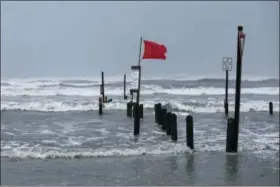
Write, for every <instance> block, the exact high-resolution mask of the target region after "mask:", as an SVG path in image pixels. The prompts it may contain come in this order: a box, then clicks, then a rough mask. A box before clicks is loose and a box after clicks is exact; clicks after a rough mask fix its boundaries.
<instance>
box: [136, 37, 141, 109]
mask: <svg viewBox="0 0 280 187" xmlns="http://www.w3.org/2000/svg"><path fill="white" fill-rule="evenodd" d="M141 48H142V37H140V47H139V56H138V66H139V70H138V72H139V73H138V92H137V99H136V103H137V104H138V105H139V100H140V87H141V71H142V70H141V66H140V62H141V52H142V50H141Z"/></svg>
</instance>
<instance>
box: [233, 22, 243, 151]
mask: <svg viewBox="0 0 280 187" xmlns="http://www.w3.org/2000/svg"><path fill="white" fill-rule="evenodd" d="M244 43H245V34H244V33H243V27H242V26H238V32H237V62H236V83H235V111H234V121H235V122H234V123H235V125H236V130H235V131H234V134H233V136H234V138H233V139H234V140H236V141H234V143H235V144H236V145H235V146H233V149H232V152H237V150H238V133H239V113H240V92H241V75H242V56H243V50H244Z"/></svg>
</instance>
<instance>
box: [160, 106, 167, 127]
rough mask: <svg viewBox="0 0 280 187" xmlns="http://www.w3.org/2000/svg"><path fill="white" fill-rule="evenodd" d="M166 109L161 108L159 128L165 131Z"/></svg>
mask: <svg viewBox="0 0 280 187" xmlns="http://www.w3.org/2000/svg"><path fill="white" fill-rule="evenodd" d="M166 115H167V113H166V109H165V108H164V109H162V110H161V123H162V124H161V130H163V131H165V130H166Z"/></svg>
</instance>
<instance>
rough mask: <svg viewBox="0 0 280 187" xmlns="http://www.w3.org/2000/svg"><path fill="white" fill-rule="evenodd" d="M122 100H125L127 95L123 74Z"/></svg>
mask: <svg viewBox="0 0 280 187" xmlns="http://www.w3.org/2000/svg"><path fill="white" fill-rule="evenodd" d="M123 99H124V100H127V95H126V75H125V74H124V76H123Z"/></svg>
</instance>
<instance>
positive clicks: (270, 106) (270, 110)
mask: <svg viewBox="0 0 280 187" xmlns="http://www.w3.org/2000/svg"><path fill="white" fill-rule="evenodd" d="M269 114H270V115H273V103H272V102H269Z"/></svg>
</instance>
